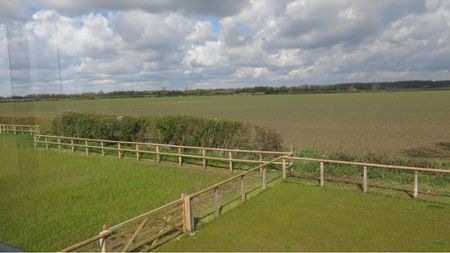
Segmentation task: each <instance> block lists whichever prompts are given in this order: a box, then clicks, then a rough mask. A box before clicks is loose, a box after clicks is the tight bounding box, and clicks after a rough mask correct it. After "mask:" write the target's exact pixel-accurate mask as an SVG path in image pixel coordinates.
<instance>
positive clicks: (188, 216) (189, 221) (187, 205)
mask: <svg viewBox="0 0 450 253" xmlns="http://www.w3.org/2000/svg"><path fill="white" fill-rule="evenodd" d="M183 199H184V206H183V213H184V219H183V221H184V226H183V228H184V231H185V233H187V234H192V233H193V232H194V229H195V228H194V216H193V215H192V205H191V197H190V196H189V195H183Z"/></svg>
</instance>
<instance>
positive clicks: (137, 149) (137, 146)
mask: <svg viewBox="0 0 450 253" xmlns="http://www.w3.org/2000/svg"><path fill="white" fill-rule="evenodd" d="M139 158H140V157H139V144H136V160H138V161H139Z"/></svg>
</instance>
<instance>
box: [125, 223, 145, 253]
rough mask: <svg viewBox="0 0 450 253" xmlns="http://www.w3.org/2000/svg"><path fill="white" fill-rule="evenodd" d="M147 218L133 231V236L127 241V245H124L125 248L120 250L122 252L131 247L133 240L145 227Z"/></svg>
mask: <svg viewBox="0 0 450 253" xmlns="http://www.w3.org/2000/svg"><path fill="white" fill-rule="evenodd" d="M147 221H148V218H146V219H144V220H143V221H142V222H141V224H139V227H138V228H137V229H136V231H134V233H133V236H131V239H130V240H129V241H128V243H127V245H125V247H124V248H123V249H122V252H127V251H128V250H129V249H130V247H131V245H132V244H133V242H134V239H136V237H137V236H138V234H139V233H140V232H141V230H142V228H143V227H144V226H145V223H147Z"/></svg>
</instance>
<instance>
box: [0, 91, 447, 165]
mask: <svg viewBox="0 0 450 253" xmlns="http://www.w3.org/2000/svg"><path fill="white" fill-rule="evenodd" d="M448 108H450V91H422V92H418V91H414V92H374V93H345V94H299V95H262V96H245V95H242V96H191V97H159V98H157V97H153V98H123V99H94V100H59V101H38V102H21V103H20V102H17V103H0V116H17V117H21V116H35V117H38V118H39V117H42V118H47V119H50V118H51V117H53V116H55V115H56V114H59V113H61V112H63V111H66V110H72V111H80V112H94V113H113V114H120V115H136V116H137V115H145V116H152V115H180V114H183V115H195V116H202V117H210V118H221V119H233V120H243V121H248V122H251V123H254V124H258V125H261V126H266V127H270V128H273V129H275V130H277V132H279V133H280V134H281V135H282V136H283V138H284V141H285V145H286V146H290V145H293V146H294V147H298V148H300V149H302V150H304V149H308V150H318V151H335V150H346V151H355V152H363V151H372V152H381V153H383V152H386V153H395V154H407V155H408V154H409V155H411V156H425V157H428V156H436V155H438V156H439V158H442V159H444V158H446V159H450V148H449V147H450V145H449V143H450V131H448V129H449V127H448V126H449V124H450V110H448ZM38 124H39V125H41V126H42V127H43V129H44V130H45V129H48V128H49V127H50V124H49V121H48V120H47V123H46V122H45V121H39V122H38Z"/></svg>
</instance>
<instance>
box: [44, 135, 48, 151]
mask: <svg viewBox="0 0 450 253" xmlns="http://www.w3.org/2000/svg"><path fill="white" fill-rule="evenodd" d="M45 149H48V139H47V137H45Z"/></svg>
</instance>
